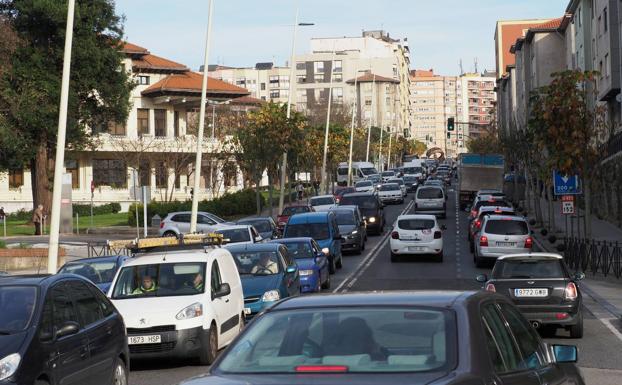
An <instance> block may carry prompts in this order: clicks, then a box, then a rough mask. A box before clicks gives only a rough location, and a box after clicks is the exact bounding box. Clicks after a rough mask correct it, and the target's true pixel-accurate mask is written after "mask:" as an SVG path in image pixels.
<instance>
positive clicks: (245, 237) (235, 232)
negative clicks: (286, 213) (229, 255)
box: [215, 225, 263, 244]
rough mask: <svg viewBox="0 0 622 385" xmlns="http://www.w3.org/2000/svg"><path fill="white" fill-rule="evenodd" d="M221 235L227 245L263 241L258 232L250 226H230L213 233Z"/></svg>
mask: <svg viewBox="0 0 622 385" xmlns="http://www.w3.org/2000/svg"><path fill="white" fill-rule="evenodd" d="M215 233H216V234H222V237H223V238H224V239H225V240H226V242H227V244H232V243H257V242H261V241H263V238H262V237H261V235H259V232H258V231H257V230H256V229H255V227H254V226H252V225H231V226H223V227H221V228H220V229H218V230H216V231H215Z"/></svg>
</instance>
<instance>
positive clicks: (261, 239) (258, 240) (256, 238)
mask: <svg viewBox="0 0 622 385" xmlns="http://www.w3.org/2000/svg"><path fill="white" fill-rule="evenodd" d="M261 241H263V238H262V237H261V235H258V236H256V237H255V242H261Z"/></svg>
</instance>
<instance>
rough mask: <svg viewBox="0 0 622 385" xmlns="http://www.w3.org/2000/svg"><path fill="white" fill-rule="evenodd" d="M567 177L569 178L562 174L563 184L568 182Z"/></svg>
mask: <svg viewBox="0 0 622 385" xmlns="http://www.w3.org/2000/svg"><path fill="white" fill-rule="evenodd" d="M568 179H570V178H568V175H564V176H562V180H563V181H564V184H568Z"/></svg>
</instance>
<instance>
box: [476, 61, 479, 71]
mask: <svg viewBox="0 0 622 385" xmlns="http://www.w3.org/2000/svg"><path fill="white" fill-rule="evenodd" d="M475 73H479V71H478V70H477V58H475Z"/></svg>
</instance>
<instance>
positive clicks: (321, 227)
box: [283, 223, 330, 241]
mask: <svg viewBox="0 0 622 385" xmlns="http://www.w3.org/2000/svg"><path fill="white" fill-rule="evenodd" d="M283 236H284V237H285V238H298V237H310V238H313V239H315V240H316V241H320V240H322V239H328V238H330V233H329V231H328V224H327V223H300V224H295V225H287V227H286V228H285V234H283Z"/></svg>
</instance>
